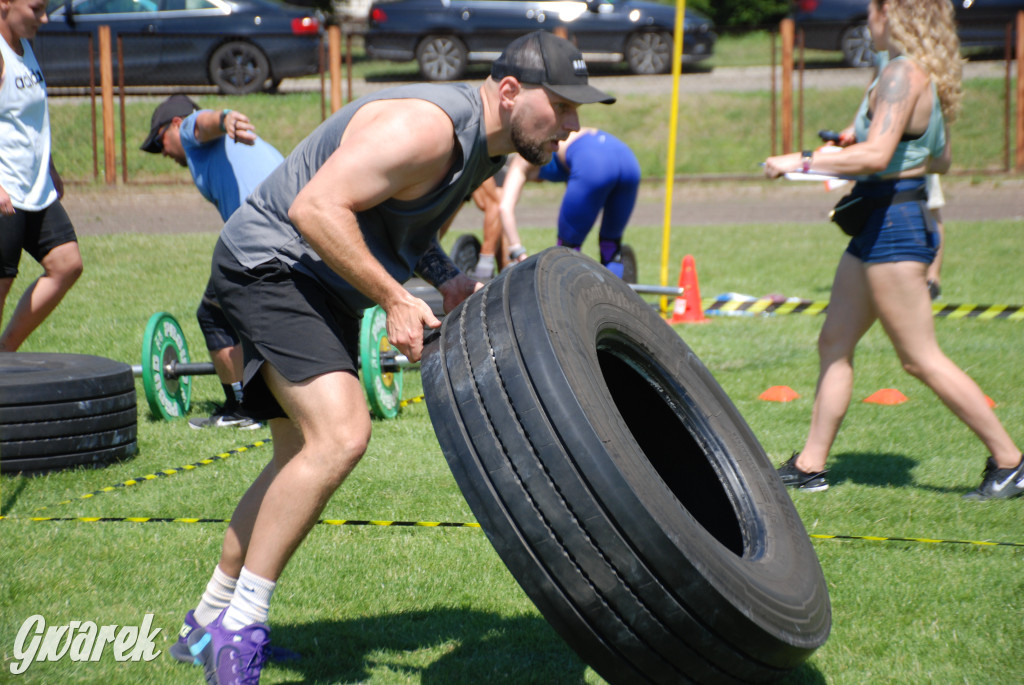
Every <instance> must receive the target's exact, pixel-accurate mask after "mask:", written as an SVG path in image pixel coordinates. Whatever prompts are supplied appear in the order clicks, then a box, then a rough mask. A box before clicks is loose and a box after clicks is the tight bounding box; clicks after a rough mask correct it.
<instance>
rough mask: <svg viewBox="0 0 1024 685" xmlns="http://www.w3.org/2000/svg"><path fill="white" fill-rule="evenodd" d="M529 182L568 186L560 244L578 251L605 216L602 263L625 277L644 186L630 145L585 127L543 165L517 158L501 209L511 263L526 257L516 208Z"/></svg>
mask: <svg viewBox="0 0 1024 685" xmlns="http://www.w3.org/2000/svg"><path fill="white" fill-rule="evenodd" d="M527 181H538V182H539V181H554V182H556V183H565V196H564V197H563V198H562V206H561V209H560V210H559V212H558V244H559V245H564V246H565V247H570V248H573V249H575V250H579V249H580V248H581V247H582V245H583V241H584V240H585V239H586V237H587V235H588V234H589V233H590V230H591V228H593V226H594V223H595V222H596V221H597V215H598V214H599V213H600V214H601V229H600V232H599V233H598V250H599V252H600V255H601V263H602V264H604V265H605V266H606V267H608V269H609V270H611V271H612V273H614V274H616V275H617V276H619V277H620V278H621V277H622V276H623V269H624V265H623V250H622V235H623V233H624V232H625V230H626V224H627V223H628V222H629V217H630V216H631V215H632V213H633V207H634V205H635V204H636V196H637V191H638V189H639V187H640V163H639V162H638V161H637V159H636V155H634V154H633V151H632V150H630V149H629V146H628V145H626V144H625V143H623V142H622V141H621V140H619V139H618V138H616V137H615V136H613V135H612V134H610V133H608V132H607V131H601V130H599V129H596V128H583V129H580V130H579V131H576V132H574V133H572V134H570V135H569V137H568V138H566V140H564V141H562V142H561V143H560V144H559V146H558V152H557V153H556V154H555V155H552V157H551V161H550V162H548V163H547V164H545V165H543V166H536V165H533V164H530V163H529V162H527V161H526V160H525V159H523V158H522V157H520V156H516V157H514V158H513V159H512V160H511V161H510V162H509V165H508V173H507V175H506V176H505V183H504V185H503V186H502V198H501V205H500V209H499V215H500V217H501V224H502V231H503V232H504V236H505V244H506V245H508V246H509V260H510V262H511V263H515V262H519V261H522V260H523V259H526V250H525V248H523V245H522V241H521V240H520V238H519V231H518V229H517V227H516V212H515V208H516V204H517V203H518V202H519V197H520V195H521V194H522V189H523V186H524V185H525V184H526V182H527Z"/></svg>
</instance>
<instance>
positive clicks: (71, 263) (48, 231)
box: [0, 0, 82, 352]
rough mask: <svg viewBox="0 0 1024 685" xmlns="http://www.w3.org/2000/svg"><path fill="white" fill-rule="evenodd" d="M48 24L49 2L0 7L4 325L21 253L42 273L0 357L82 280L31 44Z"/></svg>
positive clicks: (28, 0) (8, 1)
mask: <svg viewBox="0 0 1024 685" xmlns="http://www.w3.org/2000/svg"><path fill="white" fill-rule="evenodd" d="M46 21H47V18H46V0H0V38H2V40H0V319H2V316H3V306H4V302H5V301H6V300H7V295H8V293H10V291H11V286H12V285H14V279H15V277H16V276H17V275H18V265H19V262H20V261H21V251H22V250H24V251H25V252H28V253H29V254H30V255H32V257H33V258H35V260H36V261H37V262H39V263H40V264H41V265H42V267H43V275H42V276H40V277H39V278H38V279H36V280H35V281H34V282H33V283H32V284H31V285H29V286H28V287H27V288H26V289H25V292H24V294H23V295H22V297H21V300H20V301H19V302H18V306H17V307H16V308H15V310H14V314H12V315H11V318H10V321H8V323H7V327H6V328H5V329H4V330H3V332H2V333H0V352H4V351H6V352H14V351H16V350H17V349H18V348H19V347H20V346H21V344H22V343H23V342H25V339H26V338H28V336H29V335H30V334H31V333H32V331H34V330H35V329H36V328H38V327H39V325H40V324H41V323H42V322H43V321H44V320H45V319H46V317H47V316H49V315H50V313H51V312H52V311H53V310H54V309H55V308H56V307H57V305H58V304H59V303H60V301H61V300H62V299H63V298H64V295H65V294H67V292H68V290H70V289H71V286H73V285H74V284H75V281H77V280H78V277H79V276H80V275H81V274H82V255H81V253H80V252H79V250H78V238H77V236H76V235H75V229H74V226H72V224H71V220H70V219H69V218H68V215H67V212H65V211H64V208H63V207H62V206H61V204H60V198H61V197H62V196H63V194H64V184H63V182H62V181H61V178H60V175H59V174H58V173H57V170H56V169H55V168H54V167H53V160H52V159H51V157H50V113H49V109H48V107H47V103H46V81H45V79H44V78H43V73H42V71H41V70H40V69H39V63H38V62H37V61H36V58H35V55H34V54H33V53H32V46H31V45H30V44H29V42H28V41H29V40H31V39H32V38H34V37H35V35H36V31H38V30H39V27H40V26H42V25H43V24H44V23H46Z"/></svg>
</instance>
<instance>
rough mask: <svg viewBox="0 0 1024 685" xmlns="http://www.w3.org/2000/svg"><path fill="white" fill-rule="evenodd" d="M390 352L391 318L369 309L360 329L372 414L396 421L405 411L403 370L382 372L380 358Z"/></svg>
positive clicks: (361, 356)
mask: <svg viewBox="0 0 1024 685" xmlns="http://www.w3.org/2000/svg"><path fill="white" fill-rule="evenodd" d="M390 349H391V344H390V343H389V342H388V330H387V315H386V314H385V313H384V310H383V309H381V307H380V306H375V307H372V308H370V309H367V310H366V311H365V312H363V322H362V325H361V326H360V328H359V367H360V371H361V378H362V381H363V389H364V390H366V401H367V404H369V405H370V413H371V414H372V415H373V416H374V417H375V418H378V419H393V418H395V417H396V416H398V412H399V410H400V409H401V408H402V407H401V403H402V370H401V369H398V370H397V371H384V370H383V369H382V368H381V361H380V355H381V353H382V352H387V351H389V350H390Z"/></svg>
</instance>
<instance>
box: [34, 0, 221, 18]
mask: <svg viewBox="0 0 1024 685" xmlns="http://www.w3.org/2000/svg"><path fill="white" fill-rule="evenodd" d="M66 6H67V1H66V0H51V2H50V3H49V5H48V6H47V10H46V11H47V12H49V13H51V14H52V13H54V12H58V11H59V14H64V12H65V9H66ZM74 7H75V14H76V15H86V14H133V13H138V12H156V11H157V10H163V11H171V10H200V9H215V8H217V7H218V4H217V3H216V2H214V1H213V0H81V1H80V2H76V3H75V5H74Z"/></svg>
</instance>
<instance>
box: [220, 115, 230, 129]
mask: <svg viewBox="0 0 1024 685" xmlns="http://www.w3.org/2000/svg"><path fill="white" fill-rule="evenodd" d="M230 113H231V110H230V109H224V110H221V112H220V132H221V133H227V132H228V130H227V129H226V128H224V120H225V119H227V118H228V114H230Z"/></svg>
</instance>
